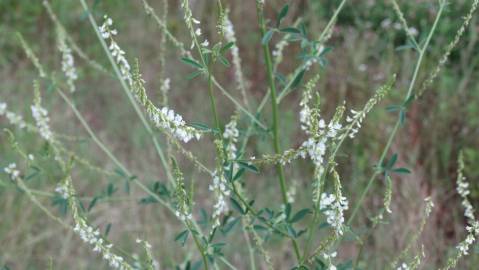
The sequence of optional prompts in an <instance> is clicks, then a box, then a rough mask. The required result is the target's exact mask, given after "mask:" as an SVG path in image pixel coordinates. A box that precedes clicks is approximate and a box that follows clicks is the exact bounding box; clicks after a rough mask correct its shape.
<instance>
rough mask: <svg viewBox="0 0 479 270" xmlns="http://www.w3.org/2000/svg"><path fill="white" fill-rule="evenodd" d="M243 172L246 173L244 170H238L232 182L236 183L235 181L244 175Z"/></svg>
mask: <svg viewBox="0 0 479 270" xmlns="http://www.w3.org/2000/svg"><path fill="white" fill-rule="evenodd" d="M245 171H246V170H245V168H240V169H239V170H238V171H237V172H236V174H235V175H234V176H233V182H234V181H236V180H238V179H239V178H240V177H241V176H242V175H243V174H244V172H245Z"/></svg>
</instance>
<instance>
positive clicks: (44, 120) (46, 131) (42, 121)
mask: <svg viewBox="0 0 479 270" xmlns="http://www.w3.org/2000/svg"><path fill="white" fill-rule="evenodd" d="M30 108H31V110H32V116H33V118H34V119H35V122H36V125H37V127H38V131H39V133H40V136H42V137H43V138H44V139H45V140H47V141H51V140H52V138H53V133H52V131H51V130H50V126H49V124H48V123H49V122H50V118H49V117H48V112H47V110H45V109H44V108H43V107H42V106H41V105H40V104H39V103H36V104H34V105H32V106H31V107H30Z"/></svg>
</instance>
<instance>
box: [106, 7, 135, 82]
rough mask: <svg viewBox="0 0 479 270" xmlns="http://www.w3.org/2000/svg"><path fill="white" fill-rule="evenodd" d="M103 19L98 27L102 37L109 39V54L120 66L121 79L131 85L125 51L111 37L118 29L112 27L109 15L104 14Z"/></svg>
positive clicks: (129, 68)
mask: <svg viewBox="0 0 479 270" xmlns="http://www.w3.org/2000/svg"><path fill="white" fill-rule="evenodd" d="M104 19H105V21H104V22H103V25H102V26H100V29H99V30H100V34H101V36H102V38H103V39H105V40H109V41H110V45H109V47H108V49H109V50H110V52H111V55H112V56H113V58H114V59H115V61H116V63H117V64H118V66H119V67H120V73H121V75H122V77H123V79H124V80H125V81H126V82H127V83H128V84H129V85H130V86H131V85H132V84H133V79H132V76H131V66H130V64H129V63H128V60H127V59H126V57H125V51H123V50H122V49H121V48H120V46H118V43H116V41H115V40H114V39H113V36H115V35H117V34H118V31H117V30H116V29H114V28H112V26H113V20H112V19H111V18H110V17H108V16H107V15H105V17H104Z"/></svg>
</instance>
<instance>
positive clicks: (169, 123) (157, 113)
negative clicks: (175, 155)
mask: <svg viewBox="0 0 479 270" xmlns="http://www.w3.org/2000/svg"><path fill="white" fill-rule="evenodd" d="M132 91H133V93H134V94H135V98H136V99H137V100H138V102H139V103H140V104H141V105H143V107H145V109H146V112H147V113H148V116H149V118H150V120H151V121H153V123H154V124H155V126H156V127H158V128H161V129H164V130H166V131H168V132H170V133H171V134H172V135H173V136H175V137H176V138H177V139H179V140H181V141H183V142H185V143H187V142H189V141H190V140H191V139H193V138H196V139H197V140H199V139H200V138H201V133H200V132H199V131H198V130H196V129H195V128H193V127H189V126H187V125H186V122H185V121H184V120H183V117H182V116H181V115H179V114H176V113H175V112H174V111H173V110H171V109H169V108H167V107H163V108H161V109H159V108H157V107H156V106H155V105H154V104H153V103H152V102H151V101H150V100H149V99H148V96H147V95H146V89H145V86H144V80H143V79H142V78H141V74H140V70H139V67H138V65H137V66H136V68H135V71H134V73H133V85H132Z"/></svg>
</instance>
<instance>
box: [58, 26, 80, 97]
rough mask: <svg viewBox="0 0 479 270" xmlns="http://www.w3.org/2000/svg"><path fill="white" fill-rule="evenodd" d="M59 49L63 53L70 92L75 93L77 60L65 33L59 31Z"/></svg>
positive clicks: (63, 63)
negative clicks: (66, 40)
mask: <svg viewBox="0 0 479 270" xmlns="http://www.w3.org/2000/svg"><path fill="white" fill-rule="evenodd" d="M58 32H59V33H58V36H59V38H58V49H59V50H60V52H61V53H62V71H63V73H64V74H65V77H66V78H67V84H68V87H69V89H70V92H75V81H76V80H77V79H78V74H77V71H76V68H75V60H74V58H73V54H72V50H71V49H70V47H68V46H67V44H66V42H65V33H63V32H62V31H60V30H58Z"/></svg>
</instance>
